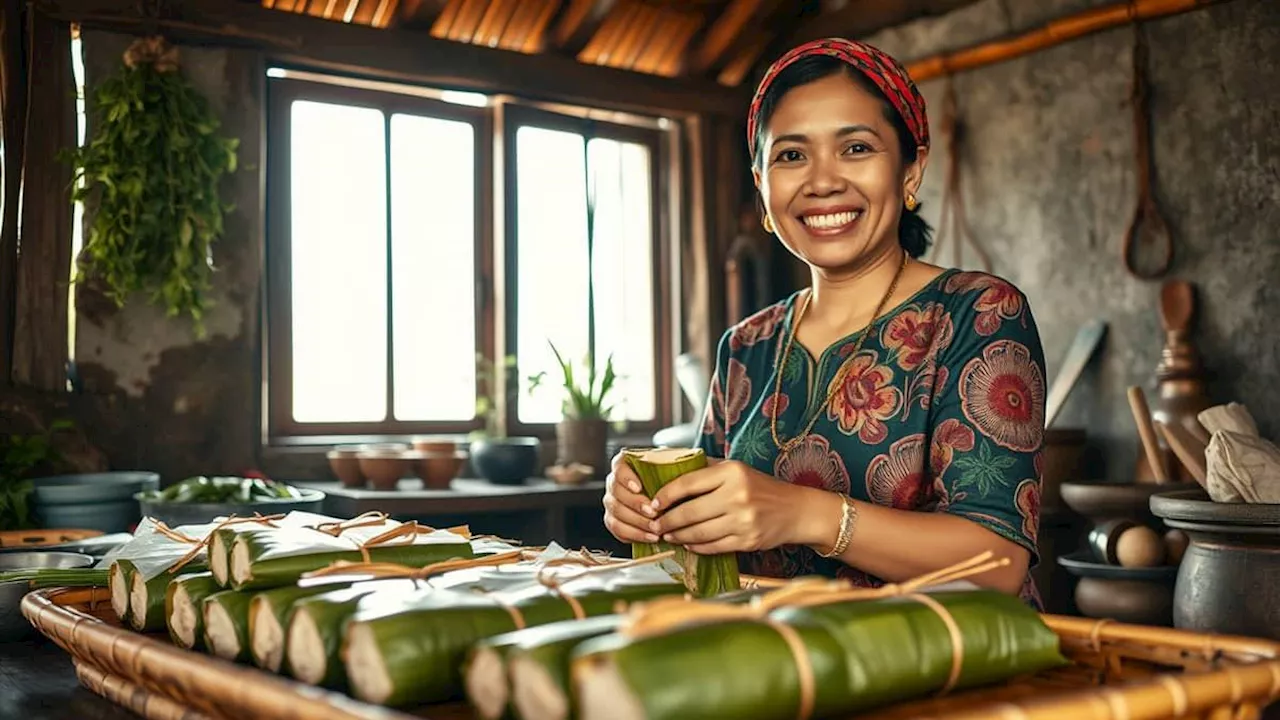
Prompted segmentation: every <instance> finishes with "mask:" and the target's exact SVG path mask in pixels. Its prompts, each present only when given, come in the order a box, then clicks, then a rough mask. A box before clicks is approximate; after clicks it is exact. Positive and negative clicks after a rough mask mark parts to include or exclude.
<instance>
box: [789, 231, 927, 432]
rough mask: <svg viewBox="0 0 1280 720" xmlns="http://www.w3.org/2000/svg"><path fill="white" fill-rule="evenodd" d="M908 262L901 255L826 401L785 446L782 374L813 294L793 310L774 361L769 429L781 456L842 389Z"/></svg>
mask: <svg viewBox="0 0 1280 720" xmlns="http://www.w3.org/2000/svg"><path fill="white" fill-rule="evenodd" d="M909 259H910V256H909V255H907V253H905V252H904V253H902V264H901V265H899V266H898V272H897V273H896V274H895V275H894V276H893V282H892V283H890V284H889V291H888V292H886V293H885V294H884V297H882V298H880V304H879V305H877V306H876V309H875V312H873V313H871V320H870V321H869V322H867V326H866V327H865V328H863V330H862V332H861V333H860V334H859V335H858V339H857V344H855V345H854V346H853V351H852V352H850V353H849V355H848V357H846V358H845V360H844V362H842V363H840V368H839V369H838V370H837V371H836V376H835V378H834V379H832V381H831V386H830V389H829V390H828V391H827V399H826V400H824V401H823V403H822V405H820V406H819V407H818V411H817V412H815V413H814V414H813V417H811V418H809V423H808V424H807V425H805V427H804V430H802V431H800V434H799V435H796V436H795V437H793V438H791V439H790V440H788V441H786V442H785V443H784V442H783V441H782V439H781V438H779V436H778V415H780V414H781V413H779V412H778V401H779V399H780V398H781V397H782V372H783V370H784V369H786V367H787V361H788V360H790V358H791V346H792V345H793V344H794V343H795V339H796V331H797V330H798V329H799V328H800V320H801V319H802V318H803V317H804V313H805V310H808V309H809V300H810V299H811V298H812V297H813V291H812V290H810V291H809V293H808V294H807V295H805V296H804V302H803V304H801V305H800V308H799V309H798V310H797V311H796V317H795V320H793V321H792V323H791V333H790V334H789V335H788V336H787V344H786V348H785V350H783V351H782V356H781V358H778V357H775V358H774V361H773V374H774V377H775V381H774V385H773V408H774V410H773V413H772V416H771V417H770V418H769V430H770V432H772V433H773V444H774V445H776V446H777V448H778V451H779V452H780V453H782V454H784V455H785V454H786V453H788V452H790V451H791V450H792V449H793V448H795V446H797V445H799V444H800V442H801V441H803V440H804V439H805V438H806V437H808V435H809V433H810V432H811V431H812V430H813V426H814V425H816V424H817V422H818V418H820V417H822V413H823V411H824V410H826V408H827V406H828V405H830V404H831V401H832V400H834V399H835V397H836V393H838V392H840V390H841V388H843V387H844V380H845V376H846V375H848V374H849V368H851V367H853V359H854V358H855V357H857V355H858V351H859V350H861V349H862V343H863V341H864V340H866V338H867V336H868V335H870V334H871V330H872V328H873V327H874V326H875V324H876V320H878V319H879V318H880V312H881V311H882V310H884V306H885V303H887V302H889V298H891V297H893V292H894V291H895V290H897V289H898V281H899V280H901V279H902V271H904V270H906V269H907V261H908V260H909Z"/></svg>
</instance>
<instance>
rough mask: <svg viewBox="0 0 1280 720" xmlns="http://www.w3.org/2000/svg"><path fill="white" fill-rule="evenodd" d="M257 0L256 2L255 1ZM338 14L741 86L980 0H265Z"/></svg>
mask: <svg viewBox="0 0 1280 720" xmlns="http://www.w3.org/2000/svg"><path fill="white" fill-rule="evenodd" d="M254 1H257V0H254ZM260 1H261V3H262V5H263V6H264V7H267V8H271V9H275V10H279V11H281V12H291V13H299V14H308V15H313V16H316V17H321V18H325V19H327V20H332V21H335V22H345V23H356V24H361V25H369V26H372V27H376V28H386V29H394V30H397V31H405V32H427V33H430V34H431V35H432V36H434V37H437V38H440V39H445V40H450V41H454V42H460V43H470V44H473V45H482V46H487V47H495V48H502V49H506V50H512V51H515V52H522V53H528V54H535V53H556V54H560V55H564V56H568V57H573V58H575V59H576V60H578V61H579V62H581V63H585V64H589V65H604V66H608V67H612V68H617V69H621V70H630V71H634V72H639V73H647V74H651V75H658V76H663V77H676V76H700V77H707V78H714V79H716V80H717V81H718V82H720V83H721V84H722V85H727V86H731V87H732V86H737V85H740V84H741V83H742V82H743V81H744V80H745V79H746V78H747V77H748V76H749V75H750V73H751V71H752V70H753V69H754V68H756V66H757V65H758V64H759V63H761V62H764V61H766V60H767V59H769V58H770V57H771V56H773V55H776V54H777V53H778V52H780V51H781V50H782V49H783V48H785V47H787V46H789V45H791V44H794V43H795V42H798V41H801V40H806V39H810V38H813V37H819V36H823V35H845V36H848V37H858V36H863V35H866V34H869V33H872V32H875V31H876V30H879V29H881V28H883V27H888V26H890V25H895V24H898V23H901V22H905V21H907V20H910V19H913V18H916V17H919V16H922V15H931V14H939V13H943V12H947V11H949V10H952V9H954V8H956V7H959V6H961V5H964V4H967V3H968V2H972V1H973V0H260Z"/></svg>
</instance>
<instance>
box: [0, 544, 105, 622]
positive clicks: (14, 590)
mask: <svg viewBox="0 0 1280 720" xmlns="http://www.w3.org/2000/svg"><path fill="white" fill-rule="evenodd" d="M91 565H93V558H91V557H89V556H88V555H82V554H79V553H68V552H51V551H48V550H28V551H22V552H12V553H0V571H4V570H27V569H30V568H87V567H89V566H91ZM30 591H31V586H30V584H29V583H28V582H27V581H26V580H11V581H9V582H0V642H10V641H13V640H20V639H22V638H24V637H27V636H28V635H31V634H33V632H32V630H33V629H32V627H31V624H30V623H28V622H27V619H26V618H24V617H23V616H22V610H21V609H20V607H21V605H22V598H23V596H24V595H26V594H27V593H28V592H30Z"/></svg>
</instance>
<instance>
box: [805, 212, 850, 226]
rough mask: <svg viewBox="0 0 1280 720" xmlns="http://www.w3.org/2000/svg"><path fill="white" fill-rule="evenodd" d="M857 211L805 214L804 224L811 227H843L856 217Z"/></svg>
mask: <svg viewBox="0 0 1280 720" xmlns="http://www.w3.org/2000/svg"><path fill="white" fill-rule="evenodd" d="M859 214H860V213H857V212H852V211H850V212H838V213H831V214H829V215H805V216H804V218H803V220H804V224H805V225H807V226H809V227H811V228H838V227H844V226H845V225H848V224H849V223H851V222H853V221H854V220H857V219H858V215H859Z"/></svg>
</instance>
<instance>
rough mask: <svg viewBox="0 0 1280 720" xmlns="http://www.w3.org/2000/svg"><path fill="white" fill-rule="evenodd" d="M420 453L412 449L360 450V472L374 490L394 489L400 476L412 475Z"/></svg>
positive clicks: (398, 482)
mask: <svg viewBox="0 0 1280 720" xmlns="http://www.w3.org/2000/svg"><path fill="white" fill-rule="evenodd" d="M420 459H421V453H417V452H414V451H413V450H362V451H361V452H360V455H359V461H360V473H361V474H362V475H364V476H365V477H366V478H368V480H369V485H371V486H372V487H373V489H375V490H395V489H396V486H397V485H399V484H400V479H401V478H406V477H412V476H413V474H414V465H415V464H416V463H417V462H418V460H420Z"/></svg>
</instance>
